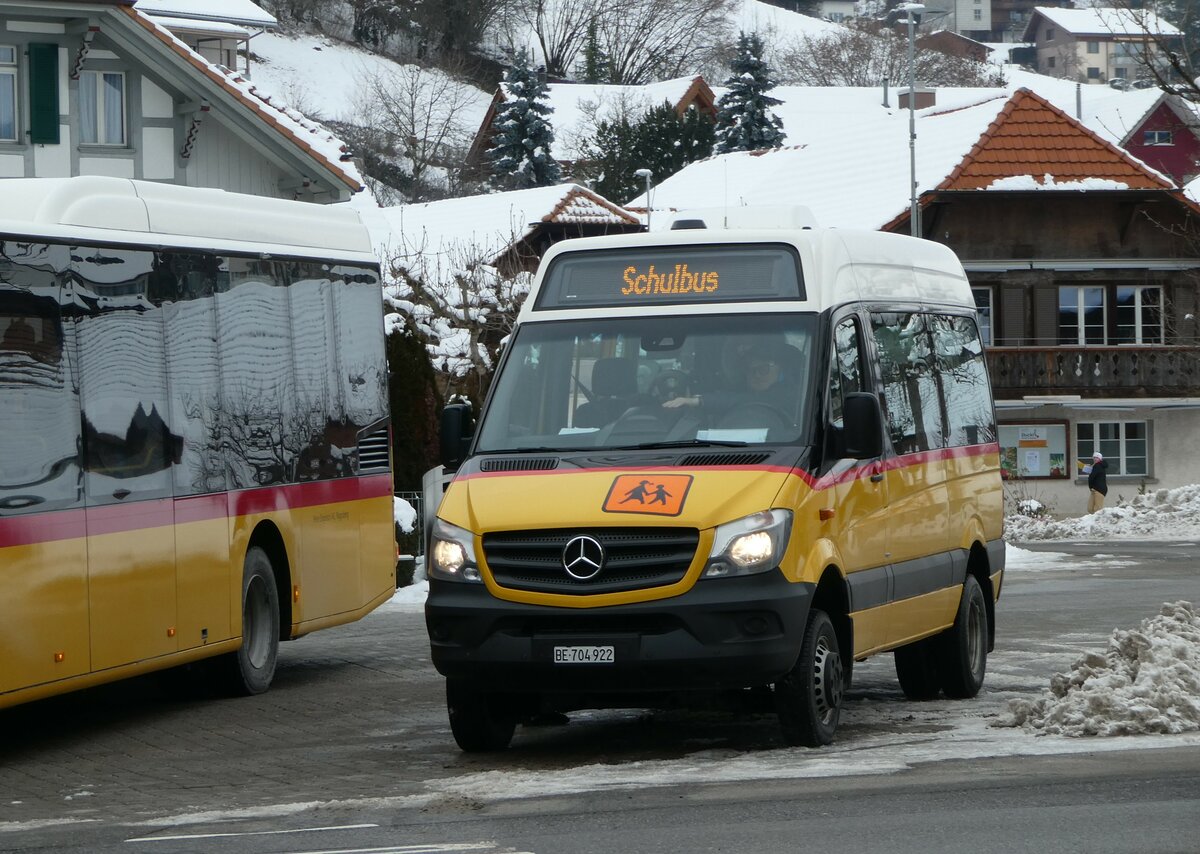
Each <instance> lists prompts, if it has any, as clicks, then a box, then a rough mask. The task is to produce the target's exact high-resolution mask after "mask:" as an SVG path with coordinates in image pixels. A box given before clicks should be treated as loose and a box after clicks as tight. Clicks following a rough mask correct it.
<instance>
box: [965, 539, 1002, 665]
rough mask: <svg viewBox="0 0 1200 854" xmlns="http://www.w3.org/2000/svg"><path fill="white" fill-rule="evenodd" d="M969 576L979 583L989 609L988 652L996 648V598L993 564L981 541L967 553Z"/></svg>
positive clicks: (972, 545) (977, 541)
mask: <svg viewBox="0 0 1200 854" xmlns="http://www.w3.org/2000/svg"><path fill="white" fill-rule="evenodd" d="M967 575H970V576H972V577H974V579H975V580H976V581H977V582H979V589H980V590H982V591H983V602H984V605H985V607H986V608H987V629H988V652H991V651H992V650H993V649H995V647H996V597H995V595H994V593H995V591H994V590H992V573H991V562H990V561H989V560H988V554H987V547H986V546H985V545H984V544H983V542H982V541H981V540H976V541H975V542H973V543H972V544H971V548H970V550H969V551H968V553H967Z"/></svg>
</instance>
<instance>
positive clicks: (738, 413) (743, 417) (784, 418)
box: [717, 401, 792, 433]
mask: <svg viewBox="0 0 1200 854" xmlns="http://www.w3.org/2000/svg"><path fill="white" fill-rule="evenodd" d="M717 426H718V427H758V428H762V427H765V428H767V431H768V433H773V432H776V430H780V431H783V430H787V429H788V428H789V427H791V426H792V419H791V418H790V417H789V416H788V415H787V413H785V412H784V411H783V410H782V409H780V408H779V407H777V406H772V405H771V404H769V403H763V402H761V401H755V402H753V403H744V404H742V405H741V406H737V407H735V408H734V409H732V410H731V411H729V412H726V413H725V414H724V415H723V416H721V418H720V420H719V421H718V423H717Z"/></svg>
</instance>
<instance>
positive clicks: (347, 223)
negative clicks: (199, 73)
mask: <svg viewBox="0 0 1200 854" xmlns="http://www.w3.org/2000/svg"><path fill="white" fill-rule="evenodd" d="M0 198H2V199H3V200H4V205H3V209H2V210H0V235H19V236H23V237H40V238H44V239H46V240H77V241H82V242H99V243H128V244H137V245H144V246H175V247H180V248H188V249H208V250H225V251H230V252H249V253H254V254H267V255H303V256H319V257H328V258H332V259H338V260H345V261H358V262H369V263H370V262H374V261H375V256H374V253H373V251H372V245H371V240H370V236H369V234H368V232H367V229H366V227H365V226H364V225H363V224H362V221H361V220H360V219H359V216H358V213H357V212H355V211H354V210H352V209H350V208H346V207H331V206H328V205H317V204H312V203H309V202H293V201H288V200H286V199H271V198H266V197H263V196H250V195H243V194H240V193H229V192H226V191H224V190H212V189H203V188H198V187H180V186H177V185H174V184H159V183H155V182H152V181H131V180H129V179H126V178H109V177H101V176H91V175H88V176H79V177H75V178H6V179H2V180H0Z"/></svg>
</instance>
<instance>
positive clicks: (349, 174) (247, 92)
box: [124, 8, 363, 192]
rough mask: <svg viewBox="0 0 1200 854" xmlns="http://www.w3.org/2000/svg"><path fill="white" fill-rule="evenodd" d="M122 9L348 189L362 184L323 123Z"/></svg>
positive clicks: (151, 20) (144, 17) (135, 13)
mask: <svg viewBox="0 0 1200 854" xmlns="http://www.w3.org/2000/svg"><path fill="white" fill-rule="evenodd" d="M124 11H126V12H127V13H128V14H129V15H130V16H131V17H132V18H133V19H134V21H136V22H137V23H139V24H141V25H142V26H143V27H145V28H146V29H148V30H150V32H152V33H153V34H154V35H155V36H157V37H158V38H159V39H160V40H161V41H163V42H165V43H166V44H167V45H168V46H169V47H171V48H173V49H174V50H175V51H176V53H178V54H180V55H181V56H182V57H184V59H186V60H187V61H188V62H189V63H191V64H192V65H193V66H194V67H196V68H197V69H199V70H200V71H201V72H203V73H205V74H207V75H208V76H209V77H210V78H212V79H213V80H215V81H216V82H217V83H218V85H220V86H221V88H223V89H224V90H225V91H227V92H229V94H231V95H232V96H233V97H235V98H237V99H238V100H239V101H241V102H242V103H243V104H245V105H246V106H247V107H249V108H250V109H252V110H253V111H254V112H255V113H257V114H258V115H259V116H261V117H262V118H263V120H264V121H265V122H266V123H267V124H268V125H269V126H271V127H273V128H275V129H276V130H278V131H279V132H280V133H281V134H282V135H283V136H284V137H285V138H286V139H288V140H289V141H291V142H292V143H293V144H295V145H297V146H299V147H300V148H301V149H302V150H304V151H306V152H307V153H308V154H309V155H310V156H312V157H314V158H316V159H317V160H318V161H320V162H321V163H323V164H324V165H325V167H326V168H327V169H328V170H329V171H330V172H332V173H333V174H334V175H335V176H336V177H337V178H339V179H340V180H341V181H342V182H343V183H344V184H346V185H347V186H348V187H349V188H350V190H351V192H358V191H360V190H361V189H362V188H363V179H362V175H360V174H359V171H358V167H357V166H355V165H354V163H353V162H352V161H351V160H350V156H349V150H348V147H347V146H346V144H345V143H343V142H342V141H341V140H340V139H338V138H337V137H336V136H334V135H333V134H332V133H330V132H329V131H328V130H326V129H325V128H324V127H322V126H321V125H319V124H317V123H316V122H314V121H312V120H310V119H308V118H307V117H306V116H304V115H303V114H302V113H300V112H299V111H297V110H294V109H291V108H290V107H289V106H288V105H287V104H286V103H284V102H283V101H281V100H279V99H278V98H276V97H274V96H272V95H270V94H268V93H260V92H259V91H258V89H257V87H256V86H255V85H254V84H253V83H252V82H250V81H249V80H247V79H246V78H245V77H243V76H242V75H241V74H240V73H238V72H231V71H228V70H227V69H225V68H223V67H221V66H219V65H216V64H214V63H211V62H209V61H208V60H207V59H205V58H204V57H203V56H201V55H200V54H198V53H196V52H195V51H194V50H192V49H191V48H190V47H188V46H187V45H186V44H185V43H184V42H182V41H181V40H180V39H178V38H176V37H175V35H174V34H173V33H172V32H171V31H170V30H168V29H167V28H166V27H164V26H163V25H162V24H160V23H158V22H157V21H156V20H155V19H154V18H153V17H152V16H150V15H147V14H144V13H142V12H140V11H138V9H136V8H132V9H130V8H125V9H124Z"/></svg>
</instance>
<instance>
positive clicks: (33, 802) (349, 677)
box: [0, 542, 1200, 854]
mask: <svg viewBox="0 0 1200 854" xmlns="http://www.w3.org/2000/svg"><path fill="white" fill-rule="evenodd" d="M1027 547H1028V548H1048V549H1052V550H1055V551H1060V552H1069V553H1072V554H1074V555H1076V556H1077V557H1076V559H1075V560H1074V561H1073V562H1065V561H1062V562H1059V564H1057V565H1056V566H1055V567H1054V568H1053V569H1050V570H1047V571H1038V572H1023V573H1018V572H1013V573H1010V575H1009V578H1008V579H1007V580H1006V583H1005V587H1004V591H1003V596H1002V598H1001V602H1000V607H999V612H998V618H997V632H998V638H999V641H998V645H997V650H996V652H995V653H994V654H993V656H992V659H991V661H990V672H989V680H988V685H987V686H986V687H985V691H984V692H983V693H982V694H981V695H980V697H979V698H977V699H976V700H972V701H968V702H966V703H950V702H949V701H941V702H935V703H932V704H916V703H907V702H905V701H903V699H902V698H901V696H900V694H899V689H898V686H896V684H895V678H894V675H893V673H892V671H891V665H890V661H889V660H888V657H881V658H879V659H873V660H871V661H869V662H867V663H866V664H865V665H863V666H861V667H859V668H858V669H857V670H856V674H855V680H856V681H855V687H854V688H853V689H852V691H851V692H850V695H849V696H848V700H847V711H846V713H845V715H844V717H843V726H842V728H841V729H840V730H839V737H838V741H837V743H836V744H835V746H834V749H827V750H825V751H798V750H792V749H788V748H786V747H784V746H783V744H782V742H781V740H780V739H779V737H778V733H777V729H776V724H775V721H774V720H773V718H771V717H770V716H766V715H762V716H756V715H742V716H734V715H731V714H728V713H718V712H694V713H684V712H672V713H650V712H594V713H584V714H581V715H578V716H575V715H573V716H572V718H571V721H570V723H569V724H567V725H565V726H562V725H559V726H545V727H536V728H535V727H524V728H521V729H520V730H518V733H517V737H516V739H515V740H514V743H513V748H512V749H511V750H510V751H508V752H507V753H505V754H502V755H499V756H466V755H464V754H461V753H459V751H458V750H457V748H456V747H455V746H454V743H453V739H452V738H451V736H450V733H449V728H448V726H447V723H446V719H445V711H444V707H443V701H442V681H441V679H440V677H438V676H437V674H436V673H435V672H434V671H433V669H432V667H431V666H430V664H429V662H428V654H427V651H426V642H425V636H424V626H423V623H422V621H421V618H420V615H419V614H416V613H403V612H398V611H393V610H388V611H384V612H378V613H376V614H373V615H371V616H370V617H368V618H367V619H366V620H364V621H362V622H360V623H357V624H354V625H351V626H345V627H341V628H338V629H333V630H329V631H326V632H322V633H318V634H315V635H312V636H310V637H308V638H303V639H301V640H299V641H296V642H293V643H290V644H286V645H285V646H284V647H283V649H282V650H281V661H280V667H279V670H278V674H277V677H276V682H275V685H274V687H273V688H272V690H271V691H270V692H269V693H267V694H265V695H263V696H261V697H252V698H240V699H225V698H215V699H214V698H211V697H203V696H195V695H194V692H189V691H188V689H187V684H186V680H182V681H183V682H184V684H183V685H182V686H181V685H180V684H179V683H180V681H181V680H179V679H163V678H157V677H146V678H143V679H138V680H133V681H130V682H125V683H121V684H119V685H111V686H105V687H103V688H99V689H95V690H91V691H87V692H80V693H76V694H73V695H68V696H65V697H59V698H55V699H52V700H48V701H44V702H40V703H36V704H30V705H26V706H22V707H18V708H16V709H10V710H6V711H2V712H0V850H3V851H79V852H82V851H89V852H91V851H121V852H138V854H141V853H142V852H145V854H176V852H182V851H203V852H210V851H211V852H264V854H265V853H266V852H283V851H288V852H292V851H294V852H319V851H320V852H333V851H339V852H360V851H362V852H366V851H372V852H377V854H379V852H391V851H397V852H400V851H403V852H405V854H416V852H422V851H532V852H538V854H549V852H606V851H614V852H615V851H622V852H624V851H630V852H635V851H646V852H649V851H697V852H699V851H741V852H744V851H763V852H768V851H797V850H800V851H804V850H814V851H815V850H820V851H822V852H837V851H847V852H849V851H854V852H859V854H861V852H872V851H880V852H882V851H888V852H907V851H913V852H917V851H921V852H929V851H952V850H953V851H959V850H963V849H968V850H972V851H976V852H990V851H997V852H1000V851H1003V852H1019V851H1045V850H1047V849H1053V848H1063V849H1065V850H1068V851H1088V852H1107V851H1112V852H1125V851H1155V852H1160V851H1161V852H1168V851H1178V852H1197V851H1200V739H1196V740H1193V741H1192V742H1189V743H1185V744H1180V743H1178V741H1175V742H1169V741H1162V742H1161V743H1158V742H1157V741H1156V739H1155V737H1143V738H1139V739H1136V740H1127V741H1125V742H1121V741H1120V740H1116V739H1104V740H1095V741H1094V742H1093V743H1092V744H1083V745H1081V746H1077V747H1073V748H1072V749H1070V750H1069V752H1067V753H1055V754H1052V755H1032V754H1035V753H1037V752H1038V751H1037V750H1036V749H1031V751H1028V752H1025V753H1022V754H1020V755H1000V756H995V755H993V756H990V757H989V756H970V755H965V754H964V755H958V754H956V753H955V751H956V749H957V748H956V747H955V744H956V742H957V741H959V740H963V739H965V738H968V737H970V736H971V734H972V733H975V732H983V731H985V730H986V728H987V726H988V725H989V721H993V722H994V720H995V719H998V718H999V717H1001V716H1002V714H1003V711H1004V708H1005V707H1006V705H1007V701H1008V700H1009V699H1011V698H1013V697H1025V696H1027V697H1034V696H1037V695H1038V694H1040V692H1042V691H1044V689H1045V687H1046V684H1047V680H1048V678H1049V675H1050V674H1051V673H1053V672H1055V671H1056V670H1061V669H1066V668H1068V667H1069V666H1070V664H1071V662H1072V661H1073V660H1074V658H1075V657H1076V656H1077V655H1078V654H1079V652H1080V651H1081V650H1087V649H1097V648H1099V649H1102V648H1103V644H1104V641H1105V639H1106V638H1107V636H1108V635H1109V633H1111V631H1112V629H1114V628H1131V627H1136V625H1137V624H1138V623H1139V622H1140V621H1141V620H1142V619H1144V618H1146V617H1149V616H1151V615H1153V614H1154V613H1156V612H1157V610H1158V607H1159V605H1161V604H1162V603H1163V602H1167V601H1175V600H1179V599H1187V600H1190V601H1193V602H1200V545H1198V544H1195V543H1190V544H1171V543H1127V544H1123V543H1119V542H1109V543H1105V544H1103V545H1102V546H1097V545H1094V544H1080V545H1064V544H1053V545H1048V546H1037V545H1033V546H1027ZM1097 554H1103V555H1105V557H1103V558H1096V557H1095V556H1096V555H1097ZM972 727H975V729H972ZM1013 738H1016V736H1013ZM1029 739H1031V740H1032V739H1034V737H1033V736H1029ZM1101 741H1103V743H1100V742H1101ZM1031 743H1032V744H1035V745H1040V744H1041V743H1042V742H1039V741H1035V740H1034V741H1031ZM1168 744H1169V745H1170V749H1161V748H1162V747H1163V746H1165V745H1168ZM1113 748H1118V749H1116V750H1114V749H1113ZM968 752H969V751H968ZM960 753H961V751H960ZM896 757H902V759H903V762H902V766H901V767H899V768H897V767H894V765H893V764H889V763H893V762H894V760H895V758H896ZM731 768H743V769H745V768H749V770H748V771H744V773H743V772H739V773H740V775H741V776H740V777H738V778H737V779H730V778H729V775H728V771H729V769H731ZM797 769H799V770H797Z"/></svg>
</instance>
